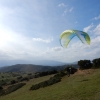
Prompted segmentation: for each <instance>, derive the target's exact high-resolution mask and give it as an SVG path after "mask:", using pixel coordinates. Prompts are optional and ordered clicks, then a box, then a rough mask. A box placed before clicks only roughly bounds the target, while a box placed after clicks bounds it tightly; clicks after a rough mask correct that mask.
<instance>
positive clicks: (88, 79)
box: [0, 69, 100, 100]
mask: <svg viewBox="0 0 100 100" xmlns="http://www.w3.org/2000/svg"><path fill="white" fill-rule="evenodd" d="M50 77H51V75H49V76H45V77H40V78H35V79H32V80H30V81H28V82H27V83H26V85H25V86H23V87H22V88H20V89H18V90H17V91H15V92H13V93H10V94H8V95H5V96H2V97H0V100H100V69H95V70H94V69H89V70H83V71H80V70H79V71H78V72H76V73H75V74H73V75H71V76H70V77H68V76H65V77H63V78H62V81H61V82H59V83H56V84H54V85H51V86H48V87H45V88H40V89H38V90H34V91H30V90H29V88H30V87H31V86H32V85H33V84H36V83H39V82H42V81H44V80H47V79H49V78H50Z"/></svg>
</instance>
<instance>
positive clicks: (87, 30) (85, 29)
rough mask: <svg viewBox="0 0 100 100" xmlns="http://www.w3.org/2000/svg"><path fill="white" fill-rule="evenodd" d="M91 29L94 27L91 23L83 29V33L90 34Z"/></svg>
mask: <svg viewBox="0 0 100 100" xmlns="http://www.w3.org/2000/svg"><path fill="white" fill-rule="evenodd" d="M93 27H94V24H93V23H92V24H90V25H89V26H87V27H85V28H84V29H83V31H84V32H91V28H93Z"/></svg>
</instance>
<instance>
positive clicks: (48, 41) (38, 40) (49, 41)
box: [32, 38, 53, 43]
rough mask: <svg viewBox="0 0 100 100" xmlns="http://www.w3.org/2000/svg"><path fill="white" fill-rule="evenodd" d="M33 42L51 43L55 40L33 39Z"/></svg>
mask: <svg viewBox="0 0 100 100" xmlns="http://www.w3.org/2000/svg"><path fill="white" fill-rule="evenodd" d="M32 40H33V41H36V42H44V43H51V42H52V41H53V38H51V39H42V38H33V39H32Z"/></svg>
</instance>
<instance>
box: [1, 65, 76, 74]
mask: <svg viewBox="0 0 100 100" xmlns="http://www.w3.org/2000/svg"><path fill="white" fill-rule="evenodd" d="M67 66H68V65H62V66H54V67H53V66H42V65H32V64H16V65H12V66H6V67H1V68H0V72H25V73H29V72H34V73H35V72H42V71H49V70H62V69H64V68H65V67H67ZM73 67H76V68H77V64H74V65H73Z"/></svg>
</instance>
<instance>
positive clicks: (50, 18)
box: [0, 0, 100, 62]
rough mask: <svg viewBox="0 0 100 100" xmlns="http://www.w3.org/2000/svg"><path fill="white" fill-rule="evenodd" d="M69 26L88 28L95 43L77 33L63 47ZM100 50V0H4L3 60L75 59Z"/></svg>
mask: <svg viewBox="0 0 100 100" xmlns="http://www.w3.org/2000/svg"><path fill="white" fill-rule="evenodd" d="M68 29H76V30H81V31H85V32H87V33H88V34H89V36H90V38H91V45H86V44H83V43H81V41H80V40H79V39H78V38H77V37H75V38H73V39H72V41H71V42H70V43H69V45H68V47H67V48H62V47H61V45H60V42H59V36H60V34H61V33H62V32H63V31H65V30H68ZM99 54H100V0H0V60H27V61H30V60H31V61H32V60H34V59H36V60H54V61H60V62H75V61H78V60H81V59H90V60H92V59H95V58H99V57H100V55H99Z"/></svg>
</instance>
